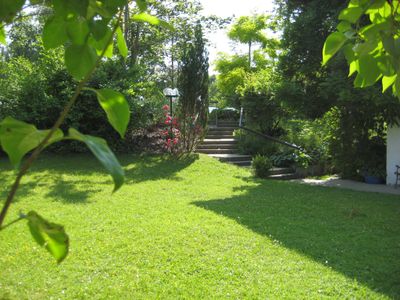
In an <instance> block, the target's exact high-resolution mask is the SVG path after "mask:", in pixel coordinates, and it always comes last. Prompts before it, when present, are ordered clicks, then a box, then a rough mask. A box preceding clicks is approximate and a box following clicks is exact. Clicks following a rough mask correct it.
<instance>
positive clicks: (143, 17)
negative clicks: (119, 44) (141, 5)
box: [132, 12, 174, 30]
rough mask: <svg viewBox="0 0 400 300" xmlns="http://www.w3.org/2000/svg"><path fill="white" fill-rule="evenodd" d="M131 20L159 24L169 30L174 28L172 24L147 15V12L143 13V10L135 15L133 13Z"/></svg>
mask: <svg viewBox="0 0 400 300" xmlns="http://www.w3.org/2000/svg"><path fill="white" fill-rule="evenodd" d="M132 20H133V21H136V22H144V23H149V24H151V25H155V26H161V27H164V28H167V29H169V30H174V27H173V26H172V25H170V24H169V23H168V22H165V21H163V20H160V19H159V18H157V17H155V16H152V15H149V14H148V13H145V12H142V13H140V14H137V15H133V16H132Z"/></svg>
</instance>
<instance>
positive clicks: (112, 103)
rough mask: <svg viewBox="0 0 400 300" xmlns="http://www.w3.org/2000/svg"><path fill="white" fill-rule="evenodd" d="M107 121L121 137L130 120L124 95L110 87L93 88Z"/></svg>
mask: <svg viewBox="0 0 400 300" xmlns="http://www.w3.org/2000/svg"><path fill="white" fill-rule="evenodd" d="M93 91H94V92H95V93H96V94H97V99H98V100H99V103H100V105H101V107H102V108H103V109H104V111H105V112H106V114H107V118H108V121H109V122H110V124H111V125H112V126H113V127H114V129H115V130H116V131H118V133H119V134H120V135H121V137H122V138H123V137H124V135H125V132H126V128H127V127H128V124H129V120H130V116H131V114H130V111H129V104H128V102H127V101H126V99H125V97H124V95H122V94H121V93H119V92H116V91H113V90H111V89H101V90H93Z"/></svg>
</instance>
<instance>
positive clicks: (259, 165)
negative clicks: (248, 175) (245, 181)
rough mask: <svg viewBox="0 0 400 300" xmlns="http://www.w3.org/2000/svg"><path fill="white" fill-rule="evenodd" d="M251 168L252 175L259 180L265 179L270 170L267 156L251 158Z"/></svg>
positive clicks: (270, 163) (270, 166)
mask: <svg viewBox="0 0 400 300" xmlns="http://www.w3.org/2000/svg"><path fill="white" fill-rule="evenodd" d="M252 167H253V171H254V175H255V176H257V177H260V178H266V177H268V175H269V171H270V169H271V168H272V162H271V160H270V159H269V158H268V157H267V156H263V155H256V156H255V157H254V158H253V162H252Z"/></svg>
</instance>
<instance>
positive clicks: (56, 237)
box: [26, 211, 69, 263]
mask: <svg viewBox="0 0 400 300" xmlns="http://www.w3.org/2000/svg"><path fill="white" fill-rule="evenodd" d="M26 218H27V219H28V226H29V229H30V231H31V234H32V236H33V238H34V239H35V241H36V242H37V243H38V244H39V245H40V246H42V247H45V248H46V249H47V251H49V252H50V254H51V255H52V256H53V257H54V258H55V259H56V260H57V262H58V263H60V262H62V261H63V260H64V258H65V257H66V256H67V255H68V248H69V238H68V235H67V234H66V233H65V230H64V227H62V226H61V225H58V224H55V223H50V222H48V221H46V220H45V219H43V218H42V217H41V216H39V215H38V214H37V213H36V212H34V211H30V212H29V213H28V215H27V216H26Z"/></svg>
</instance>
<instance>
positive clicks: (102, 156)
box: [69, 128, 125, 192]
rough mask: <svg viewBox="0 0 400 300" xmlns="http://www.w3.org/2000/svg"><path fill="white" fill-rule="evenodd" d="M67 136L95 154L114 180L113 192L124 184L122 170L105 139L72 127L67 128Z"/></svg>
mask: <svg viewBox="0 0 400 300" xmlns="http://www.w3.org/2000/svg"><path fill="white" fill-rule="evenodd" d="M69 138H71V139H74V140H77V141H80V142H83V143H85V144H86V146H87V147H88V148H89V149H90V151H91V152H92V153H93V155H94V156H96V158H97V159H98V160H99V161H100V163H101V164H102V165H103V166H104V167H105V168H106V170H107V171H108V173H110V175H111V176H112V178H113V180H114V192H115V191H117V190H118V189H119V188H120V187H121V186H122V185H123V184H124V176H125V174H124V170H123V169H122V167H121V165H120V164H119V162H118V160H117V158H116V157H115V155H114V153H113V152H112V151H111V150H110V148H109V147H108V145H107V142H106V141H105V140H103V139H101V138H98V137H95V136H91V135H85V134H82V133H80V132H79V131H77V130H75V129H73V128H71V129H70V130H69Z"/></svg>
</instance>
